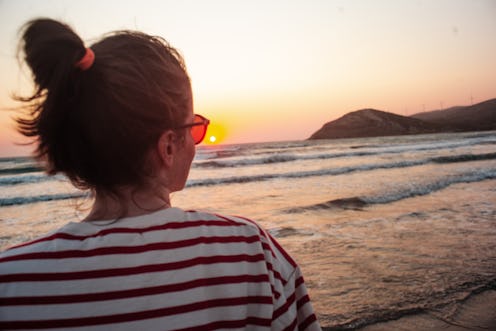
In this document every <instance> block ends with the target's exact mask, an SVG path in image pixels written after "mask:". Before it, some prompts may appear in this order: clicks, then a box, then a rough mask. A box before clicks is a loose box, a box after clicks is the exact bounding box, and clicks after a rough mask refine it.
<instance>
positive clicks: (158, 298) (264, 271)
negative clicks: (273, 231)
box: [0, 208, 320, 331]
mask: <svg viewBox="0 0 496 331" xmlns="http://www.w3.org/2000/svg"><path fill="white" fill-rule="evenodd" d="M0 329H1V330H20V329H22V330H30V329H40V330H47V329H56V330H133V331H134V330H138V331H147V330H215V329H239V330H298V329H299V330H320V326H319V324H318V321H317V319H316V317H315V314H314V312H313V309H312V306H311V303H310V300H309V297H308V294H307V290H306V287H305V284H304V281H303V277H302V274H301V272H300V269H299V268H298V266H297V265H296V263H295V262H294V261H293V259H292V258H291V257H290V256H289V255H288V254H287V253H286V252H285V251H284V249H283V248H282V247H280V246H279V244H278V243H277V242H276V241H275V240H274V239H273V238H272V237H271V236H270V234H268V233H267V232H266V231H264V230H263V229H262V228H261V227H260V226H258V225H257V224H256V223H255V222H253V221H250V220H247V219H244V218H240V217H225V216H220V215H214V214H210V213H203V212H195V211H188V212H186V211H183V210H181V209H178V208H169V209H166V210H161V211H158V212H155V213H151V214H148V215H144V216H139V217H130V218H124V219H121V220H119V221H117V222H114V223H111V224H109V222H108V221H107V222H105V221H100V222H80V223H69V224H67V225H66V226H64V227H62V228H61V229H59V230H57V231H55V232H54V233H51V234H48V235H46V236H44V237H42V238H40V239H37V240H34V241H32V242H29V243H26V244H22V245H19V246H16V247H13V248H11V249H9V250H7V251H5V252H3V253H2V254H0Z"/></svg>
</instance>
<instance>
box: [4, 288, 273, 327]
mask: <svg viewBox="0 0 496 331" xmlns="http://www.w3.org/2000/svg"><path fill="white" fill-rule="evenodd" d="M248 304H269V305H270V304H272V298H271V297H265V296H248V297H239V298H225V299H214V300H208V301H202V302H195V303H190V304H186V305H181V306H175V307H168V308H161V309H154V310H147V311H140V312H134V313H125V314H115V315H106V316H92V317H80V318H69V319H52V320H31V321H4V322H1V321H0V329H12V330H18V329H45V328H67V327H76V326H78V327H80V326H89V325H102V324H110V323H116V324H117V323H124V322H131V321H139V320H144V319H150V318H158V317H165V316H171V315H178V314H184V313H190V312H193V311H197V310H204V309H209V308H214V307H226V306H238V305H248Z"/></svg>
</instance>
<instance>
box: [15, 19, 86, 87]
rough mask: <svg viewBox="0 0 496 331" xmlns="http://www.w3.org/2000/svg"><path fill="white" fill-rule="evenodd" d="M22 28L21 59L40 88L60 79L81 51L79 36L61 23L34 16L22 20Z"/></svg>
mask: <svg viewBox="0 0 496 331" xmlns="http://www.w3.org/2000/svg"><path fill="white" fill-rule="evenodd" d="M23 30H24V31H23V34H22V39H21V42H22V43H23V45H22V46H23V47H22V49H23V50H24V54H25V60H26V63H27V64H28V65H29V67H30V68H31V71H32V72H33V75H34V81H35V83H36V84H37V85H38V88H39V89H40V90H42V89H50V87H55V86H57V85H59V84H60V83H63V82H61V80H64V79H66V77H68V76H69V73H70V72H71V71H72V70H74V64H75V63H76V62H77V61H78V60H79V59H80V58H82V57H83V55H84V54H85V47H84V43H83V41H82V40H81V38H79V36H78V35H77V34H76V33H75V32H74V31H73V30H72V29H71V28H70V27H69V26H68V25H66V24H64V23H61V22H58V21H55V20H52V19H35V20H32V21H30V22H28V23H26V25H25V26H24V29H23ZM54 84H55V86H54Z"/></svg>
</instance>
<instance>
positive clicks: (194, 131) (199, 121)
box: [178, 114, 210, 145]
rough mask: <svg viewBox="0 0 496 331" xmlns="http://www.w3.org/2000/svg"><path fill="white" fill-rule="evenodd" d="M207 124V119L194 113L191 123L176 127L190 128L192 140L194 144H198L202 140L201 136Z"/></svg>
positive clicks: (208, 121)
mask: <svg viewBox="0 0 496 331" xmlns="http://www.w3.org/2000/svg"><path fill="white" fill-rule="evenodd" d="M209 124H210V120H209V119H207V118H205V117H203V116H201V115H198V114H195V117H194V119H193V123H191V124H185V125H182V126H180V127H178V129H184V128H191V136H192V137H193V141H194V142H195V145H198V144H199V143H201V142H202V141H203V138H205V134H206V133H207V128H208V125H209Z"/></svg>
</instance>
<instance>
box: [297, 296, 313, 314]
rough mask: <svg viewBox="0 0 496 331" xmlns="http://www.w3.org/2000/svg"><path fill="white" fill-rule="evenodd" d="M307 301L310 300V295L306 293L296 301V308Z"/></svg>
mask: <svg viewBox="0 0 496 331" xmlns="http://www.w3.org/2000/svg"><path fill="white" fill-rule="evenodd" d="M307 302H310V297H309V296H308V295H305V296H303V297H301V298H300V300H298V301H297V302H296V309H298V310H300V308H301V307H302V306H304V305H305V304H306V303H307Z"/></svg>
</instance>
